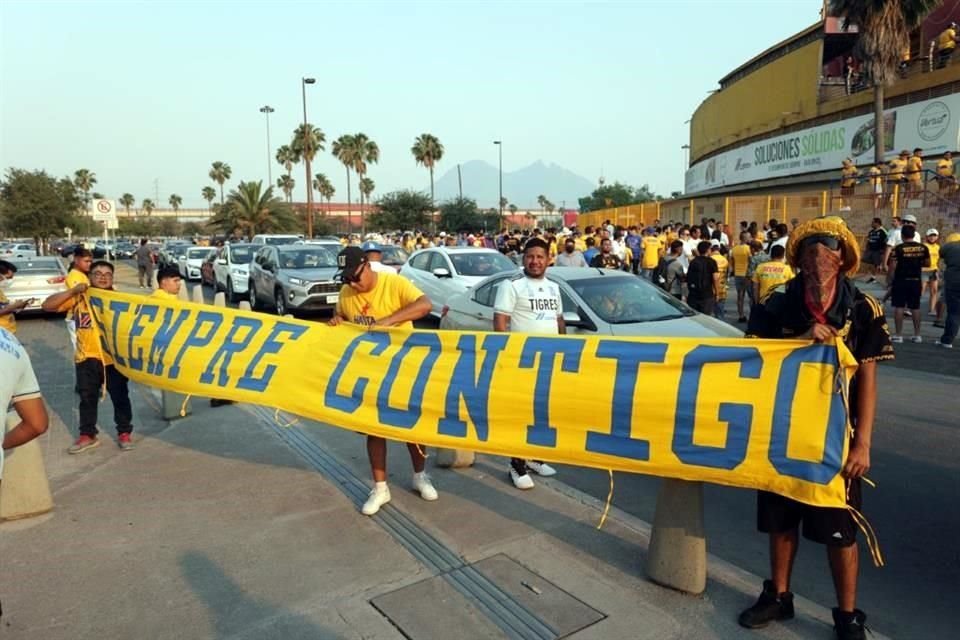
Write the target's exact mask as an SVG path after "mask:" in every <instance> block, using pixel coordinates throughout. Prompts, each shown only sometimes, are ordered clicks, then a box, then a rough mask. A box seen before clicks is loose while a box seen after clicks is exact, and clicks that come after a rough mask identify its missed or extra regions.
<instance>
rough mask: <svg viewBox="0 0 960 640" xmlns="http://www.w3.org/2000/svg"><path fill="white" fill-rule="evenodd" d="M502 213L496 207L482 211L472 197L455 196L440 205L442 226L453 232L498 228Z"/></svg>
mask: <svg viewBox="0 0 960 640" xmlns="http://www.w3.org/2000/svg"><path fill="white" fill-rule="evenodd" d="M499 218H500V214H499V213H498V212H497V210H496V209H487V210H484V211H480V209H478V208H477V201H476V200H474V199H472V198H455V199H453V200H448V201H447V202H444V203H442V204H441V205H440V228H441V229H445V230H446V231H452V232H457V233H459V232H469V231H481V230H483V231H486V230H487V229H496V228H497V222H498V220H499Z"/></svg>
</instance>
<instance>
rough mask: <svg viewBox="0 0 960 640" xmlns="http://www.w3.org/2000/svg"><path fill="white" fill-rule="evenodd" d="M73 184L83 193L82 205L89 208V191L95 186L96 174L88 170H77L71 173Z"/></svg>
mask: <svg viewBox="0 0 960 640" xmlns="http://www.w3.org/2000/svg"><path fill="white" fill-rule="evenodd" d="M73 184H74V186H75V187H76V188H77V189H79V190H80V191H82V192H83V204H84V206H85V208H89V206H90V190H91V189H93V185H95V184H97V174H95V173H94V172H93V171H90V169H77V170H76V171H74V172H73Z"/></svg>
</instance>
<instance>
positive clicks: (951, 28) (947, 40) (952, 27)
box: [937, 22, 957, 69]
mask: <svg viewBox="0 0 960 640" xmlns="http://www.w3.org/2000/svg"><path fill="white" fill-rule="evenodd" d="M956 48H957V25H956V23H955V22H951V23H950V24H949V25H947V28H946V29H944V30H943V31H941V32H940V35H939V36H937V68H938V69H940V68H942V67H945V66H946V65H947V64H948V63H949V62H950V56H952V55H953V50H954V49H956Z"/></svg>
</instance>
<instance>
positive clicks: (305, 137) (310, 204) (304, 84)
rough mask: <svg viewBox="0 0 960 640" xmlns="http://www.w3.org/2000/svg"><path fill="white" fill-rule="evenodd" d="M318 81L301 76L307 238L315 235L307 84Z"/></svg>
mask: <svg viewBox="0 0 960 640" xmlns="http://www.w3.org/2000/svg"><path fill="white" fill-rule="evenodd" d="M315 82H316V79H315V78H301V82H300V88H301V90H302V92H303V152H304V153H303V164H304V166H305V167H306V170H307V239H308V240H309V239H310V238H312V237H313V180H312V179H311V176H310V155H309V153H308V141H309V139H310V137H309V133H310V132H309V130H308V129H307V85H308V84H313V83H315Z"/></svg>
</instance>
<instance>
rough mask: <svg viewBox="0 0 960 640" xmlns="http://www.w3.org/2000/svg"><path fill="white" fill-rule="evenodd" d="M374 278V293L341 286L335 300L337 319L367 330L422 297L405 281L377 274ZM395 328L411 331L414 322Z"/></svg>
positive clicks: (392, 276)
mask: <svg viewBox="0 0 960 640" xmlns="http://www.w3.org/2000/svg"><path fill="white" fill-rule="evenodd" d="M376 276H377V282H376V284H375V285H374V286H373V289H372V290H370V291H367V292H364V293H360V292H358V291H356V290H355V289H354V288H353V287H351V286H350V285H347V284H345V285H343V286H342V287H341V288H340V298H339V299H338V300H337V310H336V313H337V315H339V316H340V317H342V318H345V319H346V320H347V321H349V322H353V323H355V324H362V325H366V326H369V325H372V324H373V323H374V321H376V320H383V319H384V318H386V317H387V316H389V315H390V314H392V313H396V312H397V311H399V310H400V309H402V308H403V307H405V306H407V305H408V304H411V303H413V302H415V301H416V300H417V299H419V298H420V297H421V296H423V292H422V291H420V289H417V288H416V287H415V286H414V285H413V283H412V282H410V281H409V280H407V279H406V278H402V277H400V276H395V275H392V274H389V273H377V274H376ZM396 326H398V327H404V328H406V329H413V322H410V321H407V322H404V323H401V324H398V325H396Z"/></svg>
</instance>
